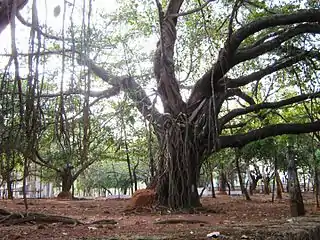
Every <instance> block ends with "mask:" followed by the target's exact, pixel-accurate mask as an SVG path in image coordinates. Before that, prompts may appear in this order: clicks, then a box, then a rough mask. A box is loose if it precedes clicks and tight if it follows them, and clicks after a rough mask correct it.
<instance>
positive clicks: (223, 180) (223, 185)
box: [219, 170, 228, 194]
mask: <svg viewBox="0 0 320 240" xmlns="http://www.w3.org/2000/svg"><path fill="white" fill-rule="evenodd" d="M227 186H228V180H227V176H226V173H225V172H224V171H223V170H221V171H220V174H219V192H220V194H227Z"/></svg>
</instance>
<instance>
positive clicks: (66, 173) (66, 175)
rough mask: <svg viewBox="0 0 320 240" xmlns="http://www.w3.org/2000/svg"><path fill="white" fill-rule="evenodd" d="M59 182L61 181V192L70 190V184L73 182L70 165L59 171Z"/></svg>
mask: <svg viewBox="0 0 320 240" xmlns="http://www.w3.org/2000/svg"><path fill="white" fill-rule="evenodd" d="M60 177H61V183H62V192H70V190H71V187H72V184H73V177H72V173H71V167H69V166H68V167H66V168H64V169H63V171H62V172H61V173H60Z"/></svg>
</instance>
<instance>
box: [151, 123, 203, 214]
mask: <svg viewBox="0 0 320 240" xmlns="http://www.w3.org/2000/svg"><path fill="white" fill-rule="evenodd" d="M176 127H178V126H176ZM182 134H184V135H186V134H189V133H188V132H187V133H186V132H184V133H183V132H181V131H180V128H179V127H178V128H175V127H174V126H172V128H170V130H168V132H167V136H166V137H165V139H163V140H164V142H163V143H164V144H163V149H162V151H163V154H162V156H161V159H160V161H159V166H158V173H157V174H158V176H159V179H158V184H157V188H156V191H157V196H158V201H159V202H160V204H162V205H165V206H168V207H170V208H173V209H178V208H192V207H197V206H199V205H200V198H199V193H198V190H197V184H198V179H199V175H200V167H201V164H200V159H199V155H200V154H199V150H198V149H197V147H196V144H194V143H193V139H192V137H188V136H185V137H183V135H182ZM189 136H191V135H189Z"/></svg>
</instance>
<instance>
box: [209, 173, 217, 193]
mask: <svg viewBox="0 0 320 240" xmlns="http://www.w3.org/2000/svg"><path fill="white" fill-rule="evenodd" d="M210 183H211V194H212V195H211V197H212V198H215V197H216V193H215V191H214V182H213V172H212V171H210Z"/></svg>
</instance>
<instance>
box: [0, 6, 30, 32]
mask: <svg viewBox="0 0 320 240" xmlns="http://www.w3.org/2000/svg"><path fill="white" fill-rule="evenodd" d="M13 1H14V0H3V1H0V33H1V32H2V31H3V30H4V29H5V28H6V27H7V25H8V24H9V22H10V20H11V15H12V14H11V11H12V5H13ZM15 1H16V6H17V10H18V11H19V10H20V9H22V8H23V7H24V6H25V5H26V4H27V2H28V0H15Z"/></svg>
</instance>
